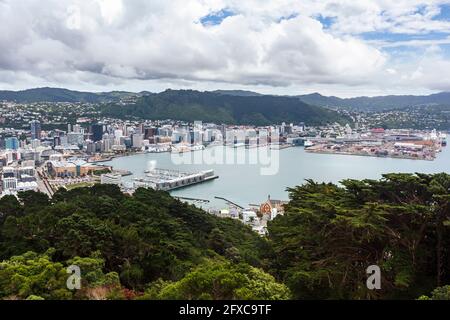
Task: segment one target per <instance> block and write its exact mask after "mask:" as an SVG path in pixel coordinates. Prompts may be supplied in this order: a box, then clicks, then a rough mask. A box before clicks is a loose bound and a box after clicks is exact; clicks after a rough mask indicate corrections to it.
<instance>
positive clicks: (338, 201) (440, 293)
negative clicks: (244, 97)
mask: <svg viewBox="0 0 450 320" xmlns="http://www.w3.org/2000/svg"><path fill="white" fill-rule="evenodd" d="M289 193H290V199H291V200H290V202H289V204H288V205H287V207H286V208H285V209H286V210H285V214H284V215H282V216H281V215H280V216H278V217H277V218H275V219H274V220H273V221H270V222H269V224H268V232H269V235H268V237H267V238H262V237H259V236H258V235H257V234H256V233H254V232H253V231H252V230H251V229H250V227H248V226H245V225H244V224H243V223H241V222H240V221H237V220H232V219H230V218H218V217H216V216H213V215H210V214H209V213H206V212H204V211H203V210H201V209H198V208H196V207H194V206H190V205H187V204H184V203H182V202H180V201H178V200H176V199H174V198H172V197H171V196H170V195H169V194H168V193H166V192H161V191H153V190H151V189H142V188H141V189H138V190H137V191H136V192H135V193H134V194H133V195H132V196H130V195H125V194H123V193H122V192H121V191H120V189H119V188H118V187H117V186H111V185H96V186H93V187H91V188H80V189H74V190H71V191H65V190H59V191H58V192H57V193H56V194H55V195H54V197H53V198H52V199H49V198H48V197H47V195H45V194H43V193H36V192H24V193H19V199H16V197H14V196H5V197H3V198H1V199H0V299H11V300H17V299H193V300H199V299H217V300H219V299H225V300H230V299H257V300H266V299H289V298H294V299H417V298H419V297H421V298H422V299H429V298H428V296H431V298H432V299H447V300H450V252H449V250H448V248H449V246H450V227H449V225H450V175H448V174H445V173H441V174H434V175H427V174H386V175H384V176H383V178H382V179H381V180H362V181H359V180H345V181H342V183H341V184H340V185H335V184H331V183H329V184H325V183H316V182H314V181H307V182H306V183H305V184H303V185H301V186H297V187H295V188H291V189H289ZM71 265H76V266H79V267H80V269H81V270H82V287H81V290H78V291H71V290H69V289H68V288H67V286H66V280H67V277H68V275H67V273H66V268H67V267H68V266H71ZM371 265H377V266H379V267H380V270H381V278H380V280H381V289H380V290H370V289H369V288H367V286H366V280H367V277H368V275H367V272H366V269H367V267H368V266H371Z"/></svg>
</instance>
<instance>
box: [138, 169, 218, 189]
mask: <svg viewBox="0 0 450 320" xmlns="http://www.w3.org/2000/svg"><path fill="white" fill-rule="evenodd" d="M217 178H219V176H217V175H215V174H214V170H205V171H200V172H196V173H187V172H181V171H177V170H168V169H153V170H149V171H147V172H146V176H145V177H144V178H137V179H134V187H135V188H139V187H144V188H152V189H155V190H163V191H171V190H175V189H180V188H184V187H188V186H191V185H195V184H199V183H203V182H206V181H211V180H214V179H217Z"/></svg>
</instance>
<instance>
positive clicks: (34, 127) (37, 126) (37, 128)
mask: <svg viewBox="0 0 450 320" xmlns="http://www.w3.org/2000/svg"><path fill="white" fill-rule="evenodd" d="M30 129H31V140H36V139H37V140H40V139H41V123H40V122H39V121H38V120H33V121H31V122H30Z"/></svg>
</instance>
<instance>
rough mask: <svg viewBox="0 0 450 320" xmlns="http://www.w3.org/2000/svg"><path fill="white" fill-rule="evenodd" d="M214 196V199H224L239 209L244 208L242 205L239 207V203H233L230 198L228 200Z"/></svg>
mask: <svg viewBox="0 0 450 320" xmlns="http://www.w3.org/2000/svg"><path fill="white" fill-rule="evenodd" d="M214 198H215V199H219V200H223V201H225V202H226V203H228V204H231V205H232V206H235V207H236V208H239V209H242V210H244V207H241V206H240V205H238V204H237V203H234V202H233V201H231V200H228V199H225V198H222V197H214Z"/></svg>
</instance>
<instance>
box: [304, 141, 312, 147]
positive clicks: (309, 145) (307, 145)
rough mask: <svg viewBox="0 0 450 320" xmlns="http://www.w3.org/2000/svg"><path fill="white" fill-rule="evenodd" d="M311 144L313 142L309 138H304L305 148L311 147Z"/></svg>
mask: <svg viewBox="0 0 450 320" xmlns="http://www.w3.org/2000/svg"><path fill="white" fill-rule="evenodd" d="M313 145H314V143H313V142H312V141H311V140H306V141H305V148H309V147H312V146H313Z"/></svg>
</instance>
